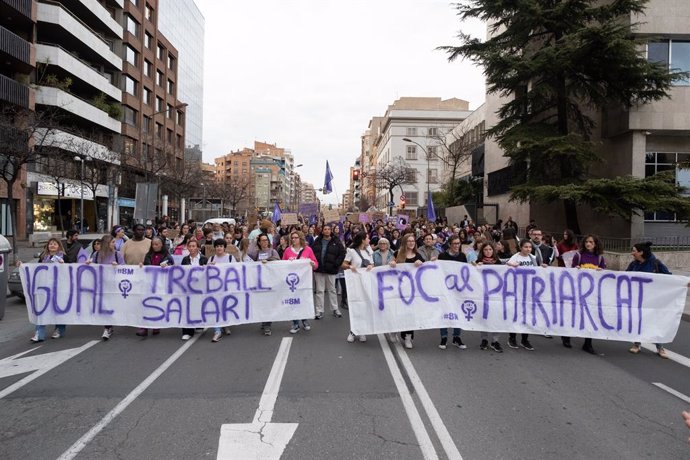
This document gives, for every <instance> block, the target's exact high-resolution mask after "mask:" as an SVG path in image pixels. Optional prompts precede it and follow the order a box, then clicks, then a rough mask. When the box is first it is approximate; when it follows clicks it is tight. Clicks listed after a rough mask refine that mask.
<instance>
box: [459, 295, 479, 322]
mask: <svg viewBox="0 0 690 460" xmlns="http://www.w3.org/2000/svg"><path fill="white" fill-rule="evenodd" d="M460 309H461V310H462V312H463V313H464V314H465V319H467V321H471V320H472V317H473V316H474V314H475V313H477V304H476V303H474V302H473V301H472V300H465V301H464V302H463V303H462V306H461V307H460Z"/></svg>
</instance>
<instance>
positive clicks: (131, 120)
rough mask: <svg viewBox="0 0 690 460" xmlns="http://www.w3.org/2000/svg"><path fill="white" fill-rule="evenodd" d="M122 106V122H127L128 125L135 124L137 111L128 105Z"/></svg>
mask: <svg viewBox="0 0 690 460" xmlns="http://www.w3.org/2000/svg"><path fill="white" fill-rule="evenodd" d="M123 107H124V122H125V124H128V125H130V126H136V125H137V112H136V111H135V110H134V109H133V108H131V107H129V106H126V105H125V106H123Z"/></svg>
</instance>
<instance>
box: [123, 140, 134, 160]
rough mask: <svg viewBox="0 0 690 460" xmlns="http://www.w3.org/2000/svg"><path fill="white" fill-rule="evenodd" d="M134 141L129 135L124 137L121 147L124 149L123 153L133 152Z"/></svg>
mask: <svg viewBox="0 0 690 460" xmlns="http://www.w3.org/2000/svg"><path fill="white" fill-rule="evenodd" d="M135 146H136V143H135V142H134V139H132V138H131V137H125V140H124V142H123V148H124V151H125V155H128V156H129V155H132V154H133V153H134V151H135V150H134V149H135Z"/></svg>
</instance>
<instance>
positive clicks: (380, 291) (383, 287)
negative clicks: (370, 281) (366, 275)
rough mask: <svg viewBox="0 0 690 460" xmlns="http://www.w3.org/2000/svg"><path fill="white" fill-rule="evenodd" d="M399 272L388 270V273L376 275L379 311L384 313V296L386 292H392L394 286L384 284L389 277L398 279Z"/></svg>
mask: <svg viewBox="0 0 690 460" xmlns="http://www.w3.org/2000/svg"><path fill="white" fill-rule="evenodd" d="M397 274H398V270H386V271H380V272H377V273H376V285H377V287H378V289H377V291H378V295H379V310H380V311H383V310H384V308H385V305H384V299H383V294H384V293H385V292H386V291H392V290H393V286H386V285H385V284H384V283H385V281H386V278H387V277H390V276H396V277H397Z"/></svg>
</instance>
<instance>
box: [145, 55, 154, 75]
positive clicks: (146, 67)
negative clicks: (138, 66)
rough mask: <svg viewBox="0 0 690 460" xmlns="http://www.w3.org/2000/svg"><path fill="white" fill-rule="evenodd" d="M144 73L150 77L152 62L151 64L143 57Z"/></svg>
mask: <svg viewBox="0 0 690 460" xmlns="http://www.w3.org/2000/svg"><path fill="white" fill-rule="evenodd" d="M144 75H146V76H147V77H149V78H151V75H153V64H151V63H150V62H149V61H147V60H145V59H144Z"/></svg>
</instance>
